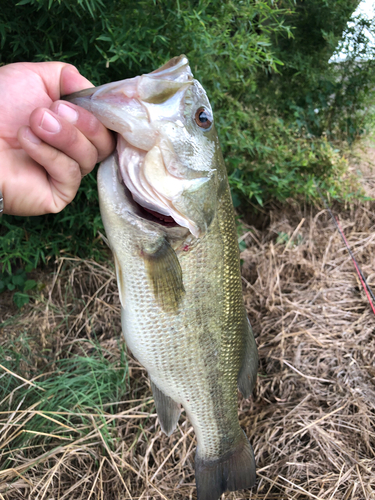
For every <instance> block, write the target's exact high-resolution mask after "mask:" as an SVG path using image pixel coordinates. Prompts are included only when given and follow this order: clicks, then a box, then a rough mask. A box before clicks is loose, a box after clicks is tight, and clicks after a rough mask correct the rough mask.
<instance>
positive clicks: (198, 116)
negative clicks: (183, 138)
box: [195, 107, 212, 129]
mask: <svg viewBox="0 0 375 500" xmlns="http://www.w3.org/2000/svg"><path fill="white" fill-rule="evenodd" d="M195 123H196V124H197V125H198V127H200V128H204V129H208V128H210V127H211V125H212V115H211V113H210V112H209V111H207V109H206V108H203V107H202V108H199V109H197V111H196V112H195Z"/></svg>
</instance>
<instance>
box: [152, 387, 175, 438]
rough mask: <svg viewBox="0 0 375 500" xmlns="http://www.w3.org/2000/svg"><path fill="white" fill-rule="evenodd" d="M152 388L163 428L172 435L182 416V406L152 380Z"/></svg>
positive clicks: (167, 433) (168, 434)
mask: <svg viewBox="0 0 375 500" xmlns="http://www.w3.org/2000/svg"><path fill="white" fill-rule="evenodd" d="M151 389H152V394H153V396H154V401H155V406H156V412H157V414H158V418H159V422H160V427H161V430H162V431H163V432H164V433H165V434H166V435H167V436H170V435H171V434H172V432H173V431H174V430H175V428H176V426H177V422H178V419H179V418H180V413H181V406H180V405H179V404H178V403H176V402H175V401H173V399H172V398H170V397H169V396H166V395H165V394H164V392H162V391H161V390H160V389H159V388H158V387H157V386H156V385H155V384H154V382H153V381H152V380H151Z"/></svg>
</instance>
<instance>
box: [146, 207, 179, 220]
mask: <svg viewBox="0 0 375 500" xmlns="http://www.w3.org/2000/svg"><path fill="white" fill-rule="evenodd" d="M143 209H144V210H146V212H149V213H150V214H151V215H153V216H154V217H156V218H157V219H160V220H162V221H164V222H175V220H174V219H173V217H171V216H170V215H163V214H159V213H158V212H154V211H153V210H149V209H148V208H145V207H143Z"/></svg>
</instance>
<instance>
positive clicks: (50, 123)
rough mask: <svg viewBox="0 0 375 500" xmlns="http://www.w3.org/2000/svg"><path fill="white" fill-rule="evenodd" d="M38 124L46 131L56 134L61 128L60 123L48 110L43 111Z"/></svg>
mask: <svg viewBox="0 0 375 500" xmlns="http://www.w3.org/2000/svg"><path fill="white" fill-rule="evenodd" d="M40 126H41V128H42V129H43V130H45V131H46V132H52V133H54V134H57V132H60V130H61V125H60V123H59V122H58V121H57V120H56V118H55V117H54V116H52V115H51V114H50V113H48V111H45V112H44V115H43V118H42V121H41V122H40Z"/></svg>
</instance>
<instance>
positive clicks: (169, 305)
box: [142, 238, 185, 312]
mask: <svg viewBox="0 0 375 500" xmlns="http://www.w3.org/2000/svg"><path fill="white" fill-rule="evenodd" d="M159 243H160V244H159V245H158V246H157V248H156V249H155V251H151V250H150V249H144V250H143V253H142V255H143V258H144V261H145V264H146V270H147V275H148V279H149V281H150V283H151V286H152V288H153V291H154V295H155V298H156V300H157V302H158V303H159V305H160V306H161V307H162V308H163V309H164V310H165V311H167V312H170V311H171V312H176V311H177V309H178V306H179V304H180V302H181V299H182V297H183V295H184V293H185V289H184V285H183V283H182V270H181V266H180V263H179V261H178V258H177V255H176V252H175V251H174V250H173V248H172V247H171V245H170V244H169V242H168V241H167V240H166V239H165V238H163V239H162V240H160V241H159Z"/></svg>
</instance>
